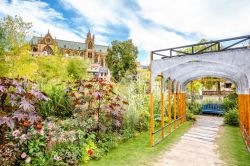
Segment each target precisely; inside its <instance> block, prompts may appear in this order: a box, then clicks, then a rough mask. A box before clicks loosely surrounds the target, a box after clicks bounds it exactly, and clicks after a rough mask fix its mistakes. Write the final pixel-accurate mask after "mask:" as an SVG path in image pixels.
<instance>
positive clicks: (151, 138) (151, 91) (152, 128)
mask: <svg viewBox="0 0 250 166" xmlns="http://www.w3.org/2000/svg"><path fill="white" fill-rule="evenodd" d="M152 60H153V53H152V52H150V144H151V146H154V134H153V133H154V95H153V89H152V81H153V80H152Z"/></svg>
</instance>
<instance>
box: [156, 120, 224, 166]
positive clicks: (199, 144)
mask: <svg viewBox="0 0 250 166" xmlns="http://www.w3.org/2000/svg"><path fill="white" fill-rule="evenodd" d="M222 123H223V118H221V117H213V116H198V117H197V121H196V122H195V123H194V125H193V127H192V128H191V129H190V130H189V131H188V132H187V133H186V134H185V135H184V136H182V138H181V140H180V141H179V142H178V143H177V144H175V145H174V146H173V147H172V148H171V149H170V150H169V151H166V152H164V153H163V154H162V156H161V157H160V159H159V160H158V161H156V164H155V166H213V165H223V162H222V161H221V160H220V159H219V155H218V154H217V153H216V144H215V139H216V136H217V134H218V131H219V127H220V125H222Z"/></svg>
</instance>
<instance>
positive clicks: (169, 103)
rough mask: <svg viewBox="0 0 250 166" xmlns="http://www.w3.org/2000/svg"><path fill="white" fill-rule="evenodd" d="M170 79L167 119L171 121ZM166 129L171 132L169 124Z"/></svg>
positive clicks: (169, 82) (169, 83) (169, 84)
mask: <svg viewBox="0 0 250 166" xmlns="http://www.w3.org/2000/svg"><path fill="white" fill-rule="evenodd" d="M171 116H172V115H171V79H170V78H169V80H168V121H169V123H171V121H172V119H171ZM168 131H169V132H171V125H169V128H168Z"/></svg>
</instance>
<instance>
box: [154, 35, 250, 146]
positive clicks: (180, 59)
mask: <svg viewBox="0 0 250 166" xmlns="http://www.w3.org/2000/svg"><path fill="white" fill-rule="evenodd" d="M156 56H158V57H159V56H160V57H161V58H160V59H159V58H158V59H155V57H156ZM159 76H160V78H161V79H160V94H161V126H160V127H159V129H157V130H155V124H154V123H155V120H154V92H155V90H156V89H155V79H156V78H157V77H159ZM203 77H217V78H222V79H226V80H230V81H231V82H233V83H234V84H235V85H236V93H237V94H238V105H239V120H240V131H241V133H242V135H243V137H244V140H245V141H246V144H247V146H248V149H250V136H249V135H250V35H249V36H241V37H235V38H229V39H223V40H217V41H211V42H206V43H199V44H194V45H187V46H181V47H175V48H169V49H162V50H156V51H152V52H151V53H150V78H151V85H150V140H151V141H150V142H151V146H154V145H156V144H158V143H159V142H161V141H162V140H163V139H164V138H166V137H167V136H168V135H169V134H170V133H172V132H173V131H174V130H175V129H176V128H178V126H179V125H180V124H182V123H184V122H185V120H186V85H187V84H188V83H189V82H191V81H193V80H196V79H200V78H203ZM165 94H167V108H168V109H167V112H166V111H165V104H166V101H165V99H164V97H165ZM171 96H172V97H171ZM171 102H172V105H173V111H171ZM172 112H173V115H172ZM166 116H167V117H168V124H165V117H166ZM172 117H173V118H172ZM166 128H168V130H167V132H166ZM158 132H161V136H160V138H158V140H155V138H156V137H155V135H156V134H157V133H158Z"/></svg>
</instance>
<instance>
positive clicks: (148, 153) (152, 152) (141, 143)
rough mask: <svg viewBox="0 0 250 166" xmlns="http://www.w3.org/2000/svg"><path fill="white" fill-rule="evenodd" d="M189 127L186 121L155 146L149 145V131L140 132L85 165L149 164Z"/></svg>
mask: <svg viewBox="0 0 250 166" xmlns="http://www.w3.org/2000/svg"><path fill="white" fill-rule="evenodd" d="M190 127H191V122H186V123H185V124H183V125H182V126H181V127H180V128H178V129H177V130H176V131H174V132H173V133H172V134H171V135H170V136H169V137H167V138H166V139H165V140H164V141H163V142H161V143H160V144H158V145H157V146H155V147H153V148H152V147H150V145H149V133H148V132H144V133H141V134H140V135H139V136H137V137H136V138H134V139H131V140H129V141H128V142H125V143H121V144H120V145H119V146H118V147H117V148H115V149H113V150H112V151H110V152H109V153H108V154H107V155H106V156H104V157H103V158H102V159H100V160H98V161H94V160H92V161H90V162H89V163H88V164H84V165H87V166H140V165H143V166H144V165H145V166H149V165H152V163H153V162H154V161H155V160H156V159H157V157H158V156H159V154H160V152H162V151H163V150H166V149H169V148H170V147H171V146H172V145H173V144H174V143H175V142H177V141H178V140H179V139H180V137H181V136H182V135H183V134H184V133H185V132H186V131H187V130H188V129H189V128H190Z"/></svg>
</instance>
